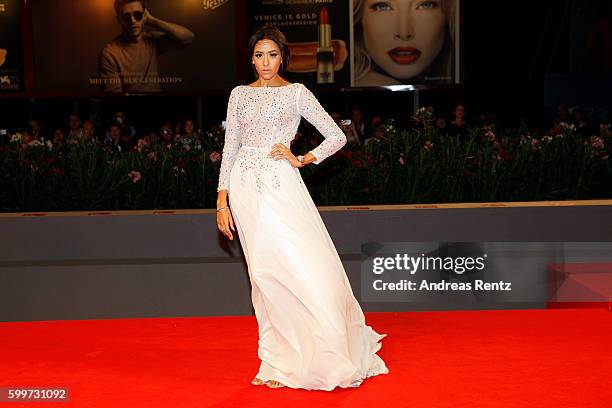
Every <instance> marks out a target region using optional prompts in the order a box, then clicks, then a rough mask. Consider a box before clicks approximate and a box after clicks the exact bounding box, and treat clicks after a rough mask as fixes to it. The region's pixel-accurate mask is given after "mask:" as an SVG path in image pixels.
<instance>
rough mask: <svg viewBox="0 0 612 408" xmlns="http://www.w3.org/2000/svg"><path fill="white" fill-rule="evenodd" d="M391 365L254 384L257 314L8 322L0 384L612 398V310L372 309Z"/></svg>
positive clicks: (360, 403) (257, 395)
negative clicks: (321, 381) (311, 381)
mask: <svg viewBox="0 0 612 408" xmlns="http://www.w3.org/2000/svg"><path fill="white" fill-rule="evenodd" d="M366 318H367V321H368V324H370V325H372V326H373V327H374V329H375V330H377V331H378V332H380V333H387V334H388V337H387V338H385V339H384V340H383V342H382V344H383V346H382V349H381V351H380V356H381V357H382V358H383V359H384V360H385V362H386V363H387V366H388V367H389V371H390V372H389V374H387V375H381V376H378V377H373V378H369V379H367V380H366V381H365V382H364V383H363V384H362V386H361V387H360V388H356V389H336V390H334V391H332V392H326V391H306V390H292V389H290V388H281V389H270V388H267V387H266V386H258V387H255V386H252V385H250V383H249V381H250V380H251V378H252V377H253V376H254V375H255V373H256V371H257V368H258V365H259V360H258V359H257V350H256V347H257V323H256V321H255V318H254V317H205V318H156V319H119V320H92V321H48V322H24V323H0V387H7V386H67V387H69V389H70V397H71V401H70V402H69V403H68V404H60V403H49V402H47V403H38V402H30V403H0V405H3V406H7V407H32V406H74V407H97V408H102V407H113V408H118V407H129V408H136V407H147V408H153V407H164V408H166V407H172V408H181V407H279V406H280V407H309V408H313V407H327V406H331V407H334V408H339V407H365V406H368V407H385V408H386V407H470V408H474V407H604V406H611V405H610V404H611V401H612V386H610V367H612V351H611V346H612V325H611V323H612V321H611V319H612V313H610V312H609V311H608V310H606V309H592V310H588V309H587V310H584V309H582V310H574V309H557V310H513V311H466V312H463V311H462V312H412V313H367V314H366Z"/></svg>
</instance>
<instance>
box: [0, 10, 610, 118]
mask: <svg viewBox="0 0 612 408" xmlns="http://www.w3.org/2000/svg"><path fill="white" fill-rule="evenodd" d="M236 1H237V2H238V4H240V2H241V1H243V0H236ZM463 3H464V4H463V10H462V15H463V19H464V24H463V27H464V28H463V33H462V40H463V41H462V43H463V56H462V57H463V58H462V59H463V61H464V66H463V78H464V84H463V85H462V86H460V87H452V88H443V89H432V90H427V91H422V92H421V95H420V102H421V105H432V106H434V107H435V108H436V109H437V112H438V113H439V114H441V115H444V114H448V113H450V111H451V110H452V107H453V104H454V103H456V102H457V101H465V102H466V104H467V108H468V116H470V114H471V115H472V116H475V114H476V113H479V114H480V113H484V114H495V115H496V116H497V117H498V119H499V121H500V123H501V125H503V126H510V127H515V126H518V124H519V123H520V120H521V119H522V120H525V121H526V122H527V123H528V124H529V125H530V126H531V127H536V128H537V127H543V128H545V127H546V123H543V122H546V118H547V117H550V115H551V114H552V109H553V108H554V106H548V107H547V108H546V107H545V106H544V104H545V101H547V103H548V104H549V105H551V104H553V103H555V102H558V101H557V100H555V99H554V98H552V99H551V98H549V99H548V100H547V99H546V95H545V83H546V79H547V78H548V77H550V76H551V75H556V76H559V75H561V82H556V83H558V84H561V85H555V86H567V87H568V89H569V88H571V87H572V86H576V85H572V83H575V81H574V82H572V81H570V80H569V79H568V80H566V77H567V78H573V79H574V80H575V77H579V78H586V79H589V78H590V76H591V74H592V72H591V71H592V70H594V69H595V70H599V69H601V67H596V66H593V65H592V64H589V63H587V62H588V61H587V60H588V58H589V57H588V55H587V54H586V51H585V52H583V53H578V52H577V51H576V50H581V49H583V48H584V47H586V45H584V46H583V44H585V42H586V38H585V30H588V29H589V27H590V25H591V24H592V21H593V19H596V18H597V16H603V17H604V19H605V18H607V19H608V22H609V21H610V17H609V16H610V14H609V13H610V11H609V8H610V7H609V5H608V3H610V2H609V1H606V0H542V1H537V2H530V3H528V4H519V3H516V2H509V1H486V0H464V1H463ZM236 10H237V18H239V15H240V13H241V12H242V11H243V10H244V9H243V8H241V7H240V6H238V7H236ZM241 10H242V11H241ZM606 16H607V17H606ZM26 37H27V36H26ZM228 46H231V47H233V46H235V44H228ZM609 77H610V71H608V72H607V73H606V76H604V78H607V81H609ZM250 80H251V78H248V70H247V69H246V67H237V78H236V84H238V83H245V82H247V81H250ZM565 84H567V85H565ZM597 89H599V88H597V87H595V88H594V92H596V91H597ZM228 92H229V89H228V90H225V91H216V92H199V93H198V94H197V95H172V96H170V95H168V96H160V97H158V98H138V97H134V98H129V99H128V100H127V101H123V102H122V101H117V100H110V99H104V98H102V103H107V104H111V107H110V108H107V110H112V109H114V105H117V104H122V106H123V109H124V110H126V111H128V112H130V111H132V112H133V111H136V109H141V108H143V109H142V111H144V112H147V113H148V114H147V115H145V118H144V120H148V121H150V120H151V119H150V118H152V117H154V118H166V117H173V116H174V115H175V110H177V109H178V110H180V111H181V112H179V113H182V111H186V112H188V115H190V116H191V112H192V111H195V109H196V106H197V98H198V97H201V98H202V100H201V101H202V103H201V105H202V118H203V119H202V120H203V123H202V124H203V125H207V124H212V123H217V122H219V121H220V120H222V119H223V116H224V115H225V104H226V102H227V100H226V98H227V94H228ZM572 92H573V91H572V89H569V92H568V94H569V97H567V99H568V102H570V103H571V102H572V101H571V99H572V98H571V96H572ZM398 94H399V95H398ZM0 98H2V99H0V114H1V115H2V116H1V117H0V122H1V123H2V124H3V125H2V126H3V127H9V128H11V127H18V126H23V125H24V123H25V122H27V120H28V118H29V116H31V115H34V116H41V115H47V116H49V119H48V121H47V122H49V121H60V124H64V123H65V120H66V118H65V117H63V116H67V113H68V112H67V111H66V110H65V109H64V108H62V109H61V111H62V112H65V114H64V115H63V116H62V117H61V118H58V115H59V113H57V112H56V111H57V110H60V109H59V108H58V107H60V106H62V107H63V106H68V107H70V108H72V107H75V109H76V110H78V111H79V112H84V113H87V112H88V111H89V110H90V107H89V104H90V103H92V102H91V101H88V99H87V98H83V97H80V98H74V97H64V96H61V95H52V96H51V97H45V98H42V99H41V98H40V97H36V98H35V99H31V96H26V97H24V96H16V97H11V98H10V99H6V98H7V97H6V96H3V97H0ZM165 98H168V99H165ZM321 98H322V100H323V102H324V103H325V105H326V106H328V107H329V108H330V109H339V110H341V111H348V110H349V109H350V107H352V106H354V105H357V106H361V107H363V108H364V110H365V111H366V114H368V113H369V114H375V113H377V112H378V111H384V112H386V113H388V115H390V116H395V117H397V118H398V119H399V120H400V121H402V120H407V119H408V118H410V115H411V113H412V109H413V105H412V101H413V99H412V95H411V93H410V92H395V93H392V92H388V91H387V92H384V93H382V94H381V93H380V92H374V91H346V92H333V93H330V94H325V95H321ZM601 99H602V98H601V97H598V96H597V95H593V100H594V102H593V104H599V105H601V104H602V102H601ZM607 99H609V98H607ZM583 100H584V98H583ZM551 101H552V102H551ZM95 103H99V102H95ZM609 103H610V102H609V101H608V102H607V103H606V102H603V104H604V105H605V106H603V109H604V111H605V112H606V113H607V112H609V111H610V106H608V105H609ZM177 107H178V108H177ZM54 108H56V109H54ZM70 110H71V109H70ZM149 113H150V114H149ZM179 116H181V115H179ZM160 120H161V119H160ZM164 120H165V119H164ZM147 125H151V124H150V123H147ZM156 125H157V124H155V126H156Z"/></svg>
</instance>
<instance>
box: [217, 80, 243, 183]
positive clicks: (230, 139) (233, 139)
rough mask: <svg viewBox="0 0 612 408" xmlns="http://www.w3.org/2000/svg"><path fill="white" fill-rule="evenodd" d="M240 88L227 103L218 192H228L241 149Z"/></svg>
mask: <svg viewBox="0 0 612 408" xmlns="http://www.w3.org/2000/svg"><path fill="white" fill-rule="evenodd" d="M237 89H238V87H236V88H234V89H232V92H231V93H230V97H229V101H228V103H227V116H226V119H225V142H224V145H223V155H222V156H221V170H220V171H219V185H218V186H217V192H219V191H220V190H224V189H225V190H227V187H228V186H227V183H228V179H229V173H230V171H231V169H232V166H233V164H234V161H235V160H236V155H237V154H238V149H239V148H240V128H239V124H238V119H237V113H236V109H237V102H238V95H237V92H238V91H237Z"/></svg>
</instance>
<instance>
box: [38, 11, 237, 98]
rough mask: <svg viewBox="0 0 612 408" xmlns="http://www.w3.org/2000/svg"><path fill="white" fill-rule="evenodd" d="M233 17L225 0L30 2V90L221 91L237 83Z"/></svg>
mask: <svg viewBox="0 0 612 408" xmlns="http://www.w3.org/2000/svg"><path fill="white" fill-rule="evenodd" d="M235 16H236V11H235V2H232V1H228V0H214V1H187V0H180V1H179V0H177V1H168V0H100V1H83V0H62V1H35V2H32V23H33V24H32V26H33V37H34V38H33V42H34V59H35V61H36V63H35V64H34V67H35V70H36V88H37V90H38V91H42V92H50V93H57V92H59V93H67V92H69V93H71V94H72V93H77V94H78V93H82V94H84V95H91V94H97V93H108V94H110V93H111V92H117V93H119V92H120V93H158V92H181V93H182V92H200V91H208V90H222V89H226V88H227V87H230V86H231V85H232V84H233V83H234V82H235V78H236V52H237V51H236V47H235V46H234V45H235V43H236V39H235V32H234V25H235ZM219 27H224V30H219ZM219 44H223V46H219Z"/></svg>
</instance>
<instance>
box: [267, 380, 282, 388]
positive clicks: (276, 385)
mask: <svg viewBox="0 0 612 408" xmlns="http://www.w3.org/2000/svg"><path fill="white" fill-rule="evenodd" d="M266 385H267V386H268V387H270V388H281V387H284V386H285V384H283V383H280V382H278V381H276V380H270V381H267V382H266Z"/></svg>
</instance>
